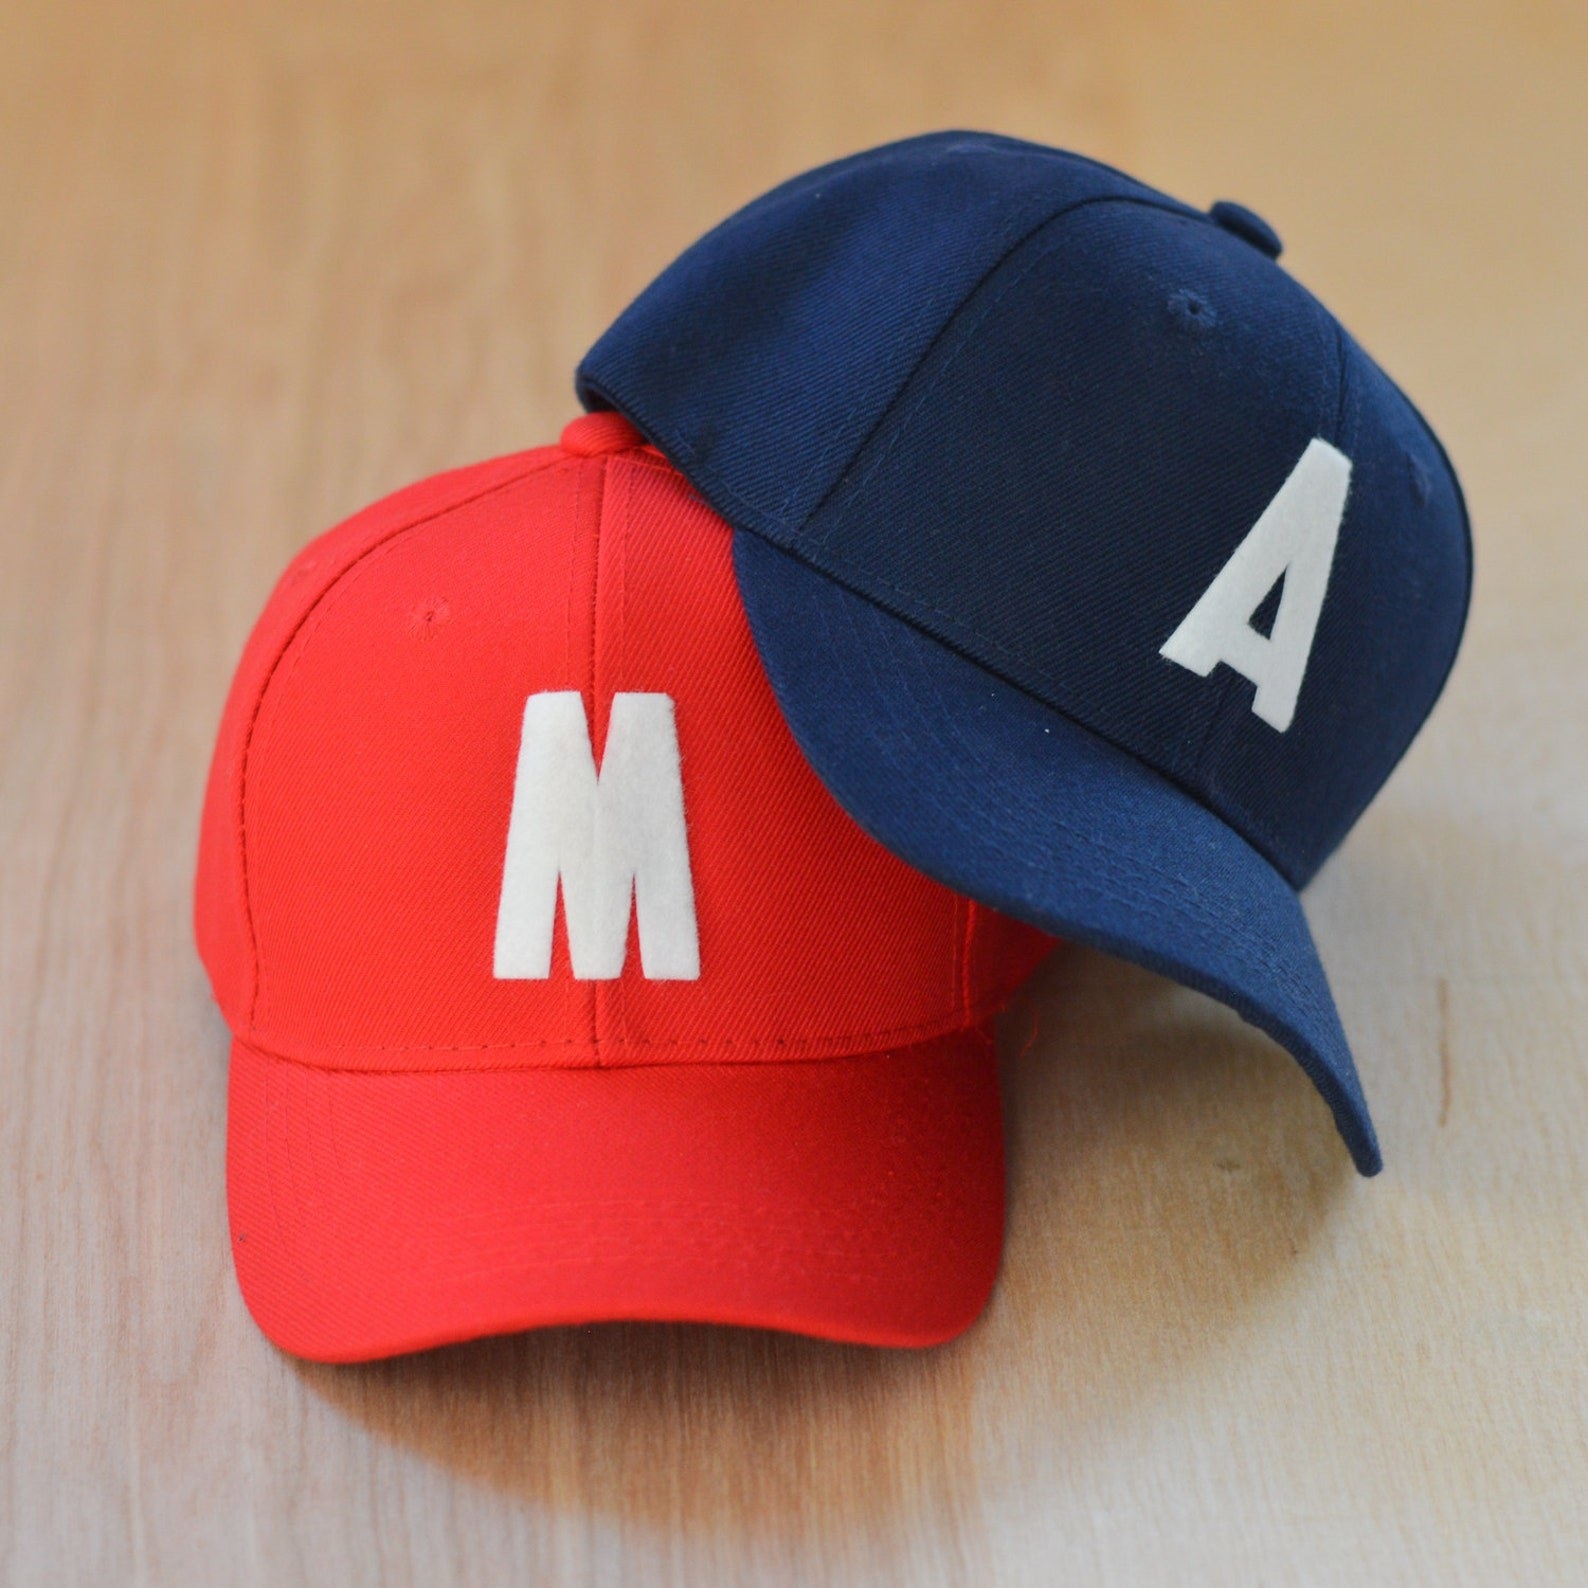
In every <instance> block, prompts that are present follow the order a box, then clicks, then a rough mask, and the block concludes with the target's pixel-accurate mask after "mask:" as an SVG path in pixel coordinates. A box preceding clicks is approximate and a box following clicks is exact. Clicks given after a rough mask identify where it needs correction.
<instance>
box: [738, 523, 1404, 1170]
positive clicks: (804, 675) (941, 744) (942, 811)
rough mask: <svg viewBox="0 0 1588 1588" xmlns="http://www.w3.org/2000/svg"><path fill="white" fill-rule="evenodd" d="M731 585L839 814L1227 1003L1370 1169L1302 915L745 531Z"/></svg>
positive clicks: (1003, 702)
mask: <svg viewBox="0 0 1588 1588" xmlns="http://www.w3.org/2000/svg"><path fill="white" fill-rule="evenodd" d="M734 562H735V567H736V569H737V572H738V578H739V589H740V593H741V594H742V596H743V598H744V602H745V606H746V609H747V610H748V612H749V616H750V626H751V630H752V632H753V633H754V635H755V641H756V645H757V648H758V649H759V651H760V653H761V659H762V662H763V663H764V665H765V667H766V670H767V675H768V677H769V678H770V680H771V683H772V687H773V690H774V692H775V693H776V695H777V698H778V702H779V704H780V705H781V707H782V709H783V713H784V716H785V717H786V718H787V720H788V723H789V726H790V728H791V730H792V731H793V734H794V737H795V739H796V740H797V741H798V742H799V745H800V748H801V749H802V750H803V751H804V753H805V755H806V758H807V759H808V760H809V761H810V763H811V765H812V767H814V769H815V770H816V773H817V775H818V776H819V777H820V778H821V779H822V781H823V782H824V783H825V784H826V785H827V788H828V790H829V791H830V792H831V793H832V794H833V796H834V798H836V799H837V800H838V802H839V804H841V805H842V806H843V807H844V809H845V810H847V811H848V812H849V814H850V815H851V816H852V817H853V818H854V819H855V820H856V821H857V822H858V823H859V824H860V825H861V826H862V827H864V828H865V829H866V830H867V831H868V832H869V833H870V834H871V835H872V836H873V837H874V838H876V839H877V840H878V841H879V842H881V843H882V844H884V845H886V846H887V847H888V848H889V849H891V850H892V851H893V852H894V853H895V854H897V855H898V856H900V858H901V859H903V860H906V861H908V862H909V863H910V864H911V865H913V866H915V867H917V868H918V869H919V870H921V871H924V872H925V873H927V874H928V875H929V876H932V877H935V878H936V879H937V880H938V881H940V882H942V883H944V884H945V885H947V886H948V887H951V888H954V889H956V890H957V891H959V892H961V893H965V894H968V895H969V896H970V897H972V898H975V899H978V900H980V901H981V902H983V903H985V904H988V905H991V906H992V907H994V908H995V909H999V910H1002V911H1004V912H1005V913H1006V914H1009V915H1013V916H1015V917H1017V918H1018V919H1020V920H1024V921H1028V922H1030V923H1031V924H1032V925H1034V926H1038V927H1041V928H1042V929H1043V930H1044V931H1048V932H1052V933H1054V934H1056V935H1057V936H1060V937H1065V938H1069V939H1072V940H1074V941H1077V942H1083V943H1087V944H1090V945H1091V946H1093V947H1096V948H1100V949H1102V950H1104V951H1105V952H1108V953H1112V954H1116V955H1118V956H1119V957H1121V958H1123V959H1128V960H1132V961H1134V962H1135V963H1137V964H1140V965H1144V966H1146V967H1147V968H1149V969H1151V970H1155V971H1158V972H1160V973H1162V974H1164V975H1167V976H1170V977H1172V978H1173V979H1174V980H1176V981H1179V982H1181V983H1183V984H1185V985H1186V986H1189V987H1194V988H1196V989H1197V990H1199V991H1201V992H1205V993H1207V994H1209V995H1211V996H1212V997H1214V998H1217V999H1219V1000H1220V1001H1221V1002H1223V1003H1225V1004H1227V1005H1229V1006H1230V1007H1231V1008H1233V1009H1234V1010H1235V1011H1236V1012H1237V1013H1238V1014H1240V1015H1241V1016H1242V1017H1243V1018H1245V1019H1246V1020H1247V1021H1249V1022H1250V1023H1251V1024H1252V1025H1254V1026H1256V1027H1257V1028H1258V1029H1260V1030H1262V1031H1265V1032H1266V1033H1268V1034H1269V1035H1270V1036H1272V1037H1273V1038H1274V1039H1275V1040H1276V1041H1278V1042H1279V1043H1281V1044H1282V1045H1283V1046H1284V1047H1285V1048H1287V1049H1288V1050H1289V1051H1290V1053H1291V1054H1293V1055H1294V1057H1295V1058H1296V1060H1297V1062H1298V1063H1299V1064H1300V1065H1301V1067H1302V1069H1303V1070H1305V1071H1306V1073H1307V1075H1308V1076H1309V1077H1310V1078H1311V1080H1312V1081H1313V1083H1314V1085H1316V1086H1317V1088H1318V1090H1319V1092H1321V1093H1322V1095H1323V1097H1324V1100H1325V1101H1326V1102H1327V1103H1328V1105H1329V1107H1330V1108H1331V1110H1332V1111H1333V1113H1334V1117H1335V1122H1336V1124H1337V1125H1338V1127H1339V1131H1340V1135H1341V1136H1342V1138H1343V1139H1344V1141H1345V1144H1346V1146H1347V1148H1348V1149H1349V1150H1350V1153H1351V1157H1352V1160H1353V1161H1354V1162H1355V1164H1356V1167H1357V1168H1358V1169H1359V1170H1360V1171H1361V1172H1362V1173H1363V1174H1376V1173H1377V1172H1378V1170H1379V1169H1380V1168H1381V1167H1382V1159H1381V1157H1380V1154H1379V1148H1378V1142H1377V1139H1376V1137H1375V1135H1374V1131H1373V1124H1372V1121H1371V1119H1370V1118H1369V1117H1368V1109H1367V1102H1366V1099H1365V1098H1364V1096H1363V1094H1362V1087H1361V1083H1360V1081H1359V1080H1358V1078H1357V1072H1356V1066H1355V1063H1354V1062H1353V1060H1352V1057H1351V1051H1350V1048H1349V1046H1348V1044H1347V1042H1346V1037H1345V1033H1344V1031H1343V1029H1342V1028H1341V1025H1340V1019H1339V1015H1338V1014H1337V1012H1336V1010H1335V1006H1334V1000H1333V998H1332V996H1331V994H1330V992H1329V986H1328V982H1327V979H1326V978H1325V975H1324V971H1323V966H1322V964H1321V962H1320V961H1319V959H1318V953H1317V949H1316V947H1315V945H1314V943H1313V940H1312V935H1311V933H1310V931H1309V929H1308V927H1307V922H1306V917H1305V916H1304V914H1303V913H1302V909H1301V901H1300V899H1299V898H1298V897H1297V895H1296V892H1295V890H1294V889H1293V888H1292V887H1291V885H1290V884H1289V883H1288V882H1287V881H1286V880H1285V879H1284V877H1282V876H1281V875H1280V874H1279V872H1278V871H1276V870H1275V869H1274V867H1273V865H1272V864H1271V863H1270V862H1269V861H1268V860H1267V859H1266V858H1265V857H1264V856H1263V855H1262V854H1260V853H1259V852H1258V851H1257V850H1256V849H1254V848H1253V847H1252V845H1251V844H1249V843H1248V842H1247V841H1246V840H1245V839H1244V838H1242V837H1241V835H1240V834H1238V833H1237V832H1235V831H1234V829H1233V828H1231V827H1230V826H1228V825H1227V824H1226V823H1225V822H1224V821H1223V820H1222V819H1221V818H1220V817H1218V816H1216V815H1214V814H1213V813H1212V812H1211V811H1209V810H1208V809H1207V808H1206V807H1205V806H1203V805H1201V804H1200V803H1199V802H1198V801H1196V800H1195V799H1193V798H1192V797H1191V795H1189V794H1187V793H1186V792H1185V791H1184V790H1183V789H1180V788H1179V787H1177V786H1176V785H1175V784H1173V783H1171V782H1169V781H1168V780H1167V779H1166V778H1163V777H1161V776H1160V775H1159V774H1158V773H1156V772H1154V771H1153V770H1152V769H1151V768H1149V767H1147V766H1146V765H1145V764H1143V763H1142V762H1141V761H1139V760H1137V759H1136V758H1135V757H1133V756H1130V755H1127V754H1126V753H1125V752H1123V751H1122V750H1119V749H1118V748H1116V747H1115V746H1113V745H1111V744H1109V743H1108V742H1107V741H1105V740H1104V739H1102V738H1101V737H1099V736H1098V735H1096V734H1094V733H1092V732H1090V731H1089V730H1088V729H1086V728H1083V727H1081V726H1080V725H1079V724H1077V723H1075V722H1073V721H1071V720H1070V719H1069V718H1066V717H1064V716H1062V715H1061V714H1060V713H1058V712H1056V711H1054V710H1052V709H1050V708H1049V707H1047V706H1044V705H1043V704H1042V703H1041V702H1039V701H1037V700H1036V699H1034V698H1033V697H1031V696H1030V695H1028V694H1026V693H1025V692H1024V691H1022V690H1020V689H1017V688H1016V687H1015V686H1013V685H1012V684H1009V683H1007V682H1005V681H1004V680H1002V679H1000V678H998V677H996V676H995V675H994V674H992V673H990V672H988V671H987V670H986V669H985V668H983V667H981V666H979V665H977V664H976V663H973V662H971V661H969V660H967V659H966V658H965V657H962V656H960V655H959V654H958V653H957V652H955V651H953V650H952V649H950V648H949V647H948V646H946V645H944V644H943V643H941V642H940V641H938V640H936V639H934V638H932V637H931V636H929V635H926V634H924V633H922V632H921V631H920V630H918V629H917V628H915V627H914V626H913V625H911V624H910V623H908V622H906V621H904V620H903V619H902V618H899V617H897V616H895V615H894V614H892V613H889V612H886V611H884V610H883V609H882V608H880V607H878V606H877V605H875V604H874V603H873V602H871V601H869V600H867V599H865V598H863V597H861V596H858V595H855V594H854V593H853V592H851V591H849V590H847V589H845V588H844V587H843V586H842V585H840V584H839V583H838V582H837V581H836V580H833V579H831V578H829V577H828V576H827V575H825V574H823V573H821V572H819V571H817V570H815V569H813V568H811V567H810V566H809V565H808V564H806V563H804V562H802V561H801V560H799V559H798V558H796V557H794V556H791V555H790V554H789V553H787V552H784V551H781V550H779V549H778V548H776V547H774V546H772V545H771V544H769V543H768V542H766V541H765V540H763V539H761V538H760V537H759V536H758V535H756V534H753V533H751V532H749V531H746V530H736V531H735V532H734Z"/></svg>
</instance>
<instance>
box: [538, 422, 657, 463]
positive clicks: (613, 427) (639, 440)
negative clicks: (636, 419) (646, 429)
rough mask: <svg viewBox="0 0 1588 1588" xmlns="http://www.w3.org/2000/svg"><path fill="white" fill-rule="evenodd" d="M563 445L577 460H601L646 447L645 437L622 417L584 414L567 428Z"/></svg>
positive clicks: (561, 441)
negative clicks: (601, 458)
mask: <svg viewBox="0 0 1588 1588" xmlns="http://www.w3.org/2000/svg"><path fill="white" fill-rule="evenodd" d="M559 445H560V446H561V447H562V450H563V451H564V452H571V453H572V454H573V455H574V456H575V457H576V458H598V457H600V456H601V455H602V454H603V453H606V452H627V451H629V450H630V448H632V447H642V446H644V445H645V437H644V436H642V435H641V434H640V433H639V431H638V430H636V429H635V428H634V426H633V425H631V424H630V423H629V422H628V420H627V419H625V418H624V417H623V415H622V414H619V413H612V412H606V413H599V414H581V415H580V416H579V417H578V418H577V419H572V420H570V421H569V422H568V423H567V424H566V425H564V426H563V431H562V437H561V440H560V442H559Z"/></svg>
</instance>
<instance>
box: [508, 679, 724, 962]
mask: <svg viewBox="0 0 1588 1588" xmlns="http://www.w3.org/2000/svg"><path fill="white" fill-rule="evenodd" d="M559 885H560V891H561V894H562V901H563V916H564V920H565V922H566V925H567V930H568V949H569V956H570V958H571V959H572V961H573V973H574V976H575V977H576V978H578V979H579V980H581V981H606V980H610V979H612V978H613V977H615V976H618V975H620V974H621V973H622V970H623V959H624V955H625V952H626V950H627V947H628V936H629V914H630V910H631V908H632V909H633V911H634V912H635V913H636V914H637V915H638V918H639V940H640V966H641V969H642V970H643V971H644V974H645V975H646V977H647V978H649V979H651V980H655V981H694V980H696V979H697V978H698V977H699V975H700V940H699V934H698V931H697V927H696V922H695V891H694V884H693V881H692V880H691V876H690V869H689V838H688V833H687V831H686V829H685V826H684V786H683V779H682V775H681V771H680V766H679V756H678V731H677V728H676V726H675V724H674V721H673V702H672V698H671V697H670V696H668V695H659V694H626V693H620V694H616V695H614V696H613V697H612V710H611V712H610V713H609V715H608V721H607V737H606V746H605V750H604V752H603V755H602V760H601V769H600V772H599V773H598V772H597V771H596V762H595V752H594V751H593V749H592V748H591V743H590V728H589V724H588V722H587V721H586V720H585V709H584V701H583V699H582V698H581V696H580V695H579V694H578V693H577V692H575V691H572V690H558V691H548V692H545V693H542V694H536V695H531V696H530V697H529V700H528V701H527V702H526V703H525V706H524V724H523V731H522V735H521V737H520V740H519V750H518V772H517V777H516V779H515V782H514V786H513V810H512V816H511V818H510V819H509V822H508V829H507V857H506V860H505V862H504V864H503V867H502V893H501V900H500V903H499V904H498V907H497V915H496V951H495V973H496V976H497V979H498V980H522V979H536V978H543V977H547V976H550V974H551V941H552V927H553V923H554V921H555V919H556V914H557V896H558V892H559Z"/></svg>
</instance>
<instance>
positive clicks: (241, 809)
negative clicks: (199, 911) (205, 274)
mask: <svg viewBox="0 0 1588 1588" xmlns="http://www.w3.org/2000/svg"><path fill="white" fill-rule="evenodd" d="M564 461H565V460H564V459H563V458H560V457H558V456H556V455H553V456H551V457H548V458H544V459H542V460H541V461H540V462H538V463H536V464H534V465H533V466H531V467H529V468H526V469H525V470H524V471H523V472H522V473H520V474H515V475H513V476H512V477H511V478H509V479H506V480H499V481H497V482H496V484H494V485H491V486H487V487H486V488H485V489H484V490H482V491H476V492H475V493H474V494H473V495H471V496H463V497H460V498H458V500H456V501H454V502H449V503H447V505H446V506H445V507H438V508H436V509H434V510H433V511H432V512H429V513H426V514H424V515H423V516H421V517H419V518H416V519H413V520H411V521H409V522H408V523H406V524H400V525H398V526H397V527H396V528H395V529H393V530H391V531H390V532H389V533H388V534H386V535H385V536H383V537H382V538H381V539H380V540H378V541H376V542H375V544H374V545H373V546H366V547H365V548H364V550H363V551H361V552H360V553H359V554H358V556H356V557H355V558H354V559H353V560H352V561H351V562H350V563H348V565H347V566H346V567H345V568H343V569H342V570H341V571H340V572H339V573H338V574H337V575H336V577H335V578H334V579H332V580H331V582H330V583H329V584H327V585H326V586H325V588H324V589H323V590H321V592H320V593H319V595H317V596H316V597H315V598H314V602H313V604H312V605H310V606H309V608H308V609H307V610H306V611H305V612H304V613H303V615H302V617H301V618H299V620H298V621H297V622H296V623H295V624H293V626H292V632H291V633H290V634H288V635H287V637H286V638H285V639H284V640H283V641H282V644H281V648H280V649H279V650H278V651H277V652H276V656H275V659H274V660H273V661H272V662H271V664H270V666H269V668H268V669H267V670H266V672H265V677H264V681H263V682H262V683H261V684H260V686H259V694H258V696H257V697H256V698H255V700H254V709H253V711H252V713H251V714H250V716H249V719H248V728H247V730H246V732H245V733H244V735H243V742H242V747H241V751H240V755H241V759H242V776H241V778H240V780H239V791H238V798H237V806H238V810H237V829H238V867H239V874H240V880H241V882H242V886H243V917H244V920H245V922H246V924H247V927H248V947H249V953H250V956H251V958H252V960H253V971H254V976H253V986H252V988H251V989H250V991H249V999H248V1015H247V1021H246V1023H247V1026H248V1029H250V1030H252V1029H253V1024H254V1018H255V1015H256V1013H257V1012H258V1009H259V1005H260V1001H261V998H262V995H263V989H264V980H265V967H264V959H263V956H262V955H261V953H260V949H259V933H258V928H257V925H256V923H255V920H254V905H253V892H252V887H251V879H250V876H249V869H250V868H249V864H248V773H249V768H250V766H251V765H252V762H253V755H254V735H255V733H256V732H257V731H258V729H259V719H260V717H261V716H262V715H263V713H264V709H265V700H266V698H267V697H268V696H269V694H270V689H271V685H272V684H274V683H275V681H276V675H277V674H278V673H279V672H280V670H281V664H282V663H283V661H285V660H286V656H287V652H288V651H290V650H291V649H292V647H293V646H294V645H295V644H296V643H297V641H298V638H299V636H300V635H301V636H302V637H303V644H302V646H300V647H299V650H298V653H297V655H296V656H295V657H294V658H293V662H292V665H291V667H289V668H288V670H287V673H286V675H285V677H284V678H283V686H285V683H286V682H287V681H288V680H290V679H291V677H292V675H293V674H294V673H296V671H297V669H298V664H299V663H300V662H301V661H302V660H303V654H304V652H305V651H306V650H307V649H308V646H309V642H310V641H311V640H312V639H313V637H314V634H315V632H316V631H317V630H318V628H319V626H320V624H321V623H322V622H323V621H324V619H325V614H326V613H327V612H328V611H329V609H330V608H331V606H332V605H334V604H335V602H336V600H337V599H338V598H339V596H340V595H341V593H342V592H343V591H344V590H345V589H346V588H347V586H348V583H349V581H350V580H351V579H353V578H354V577H355V576H356V575H357V574H359V573H361V572H362V571H363V570H364V569H365V568H366V567H368V566H369V565H370V563H371V562H372V561H373V560H374V559H375V558H377V557H379V556H381V555H383V554H384V553H385V552H386V551H388V550H389V549H390V548H391V547H392V546H393V545H395V544H396V542H397V541H398V540H399V539H401V537H403V536H404V535H407V534H409V533H410V532H411V531H414V530H419V529H423V528H426V527H427V526H428V525H431V524H434V523H436V522H437V521H438V520H440V519H443V518H446V517H447V516H448V515H450V514H452V513H456V512H459V511H461V510H462V509H463V508H465V507H469V506H472V505H473V504H474V503H475V502H480V501H484V500H485V499H486V498H487V497H489V496H495V495H496V494H498V493H499V492H501V491H506V490H511V489H512V488H513V487H514V486H516V485H521V484H523V482H524V481H525V480H528V479H532V478H533V477H534V476H535V475H537V474H541V473H544V472H545V471H546V470H547V469H553V468H557V467H558V466H559V465H560V464H562V463H563V462H564ZM275 720H276V719H275V718H272V719H271V725H270V726H271V729H273V728H274V723H275ZM267 742H268V741H267ZM264 747H265V746H264V744H261V745H260V747H259V748H260V753H261V754H263V752H264Z"/></svg>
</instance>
